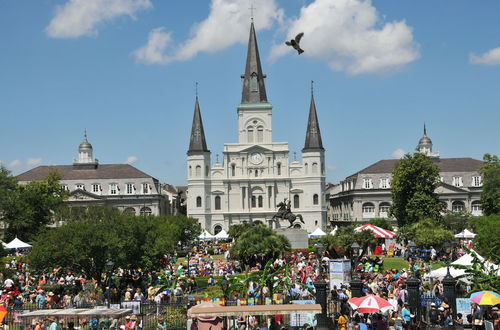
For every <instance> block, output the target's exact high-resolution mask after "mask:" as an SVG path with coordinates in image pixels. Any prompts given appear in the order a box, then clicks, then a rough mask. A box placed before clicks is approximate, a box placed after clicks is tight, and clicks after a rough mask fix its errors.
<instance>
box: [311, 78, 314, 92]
mask: <svg viewBox="0 0 500 330" xmlns="http://www.w3.org/2000/svg"><path fill="white" fill-rule="evenodd" d="M311 95H314V80H311Z"/></svg>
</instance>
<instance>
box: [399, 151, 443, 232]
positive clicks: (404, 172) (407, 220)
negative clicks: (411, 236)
mask: <svg viewBox="0 0 500 330" xmlns="http://www.w3.org/2000/svg"><path fill="white" fill-rule="evenodd" d="M439 184H440V181H439V168H438V167H437V166H436V164H434V163H433V162H432V160H431V159H430V158H429V157H427V156H426V155H424V154H421V153H414V154H413V155H412V154H406V155H405V156H404V157H403V158H402V159H401V160H400V161H399V162H398V164H397V165H396V167H395V168H394V171H393V173H392V182H391V193H392V202H393V203H392V205H391V208H390V214H391V215H392V216H394V217H395V218H396V219H397V222H398V226H399V227H402V226H405V225H407V224H412V223H415V222H417V221H418V220H420V219H424V218H431V219H439V218H440V217H441V214H440V212H441V210H442V209H443V203H442V202H441V201H439V199H438V195H437V194H436V193H435V189H436V188H437V187H438V185H439Z"/></svg>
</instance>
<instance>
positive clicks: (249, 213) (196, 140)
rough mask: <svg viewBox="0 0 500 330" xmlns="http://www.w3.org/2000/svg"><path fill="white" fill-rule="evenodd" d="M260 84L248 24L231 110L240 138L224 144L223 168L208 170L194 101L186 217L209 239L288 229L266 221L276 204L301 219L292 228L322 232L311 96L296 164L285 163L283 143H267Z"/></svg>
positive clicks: (319, 150) (319, 148) (267, 106)
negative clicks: (246, 230)
mask: <svg viewBox="0 0 500 330" xmlns="http://www.w3.org/2000/svg"><path fill="white" fill-rule="evenodd" d="M265 77H266V76H265V75H264V74H263V72H262V67H261V63H260V56H259V50H258V46H257V39H256V35H255V29H254V25H253V23H252V24H251V26H250V38H249V41H248V52H247V60H246V68H245V74H244V75H242V79H243V87H242V98H241V104H240V105H239V106H238V108H237V116H238V132H239V134H238V136H239V138H238V142H237V143H225V144H224V150H223V160H222V163H219V162H218V161H217V162H215V163H214V164H213V165H212V162H211V153H210V151H209V150H208V148H207V143H206V140H205V132H204V130H203V122H202V118H201V112H200V106H199V103H198V98H196V103H195V109H194V116H193V125H192V130H191V138H190V144H189V150H188V152H187V172H188V173H187V174H188V188H187V213H188V216H190V217H194V218H197V219H198V220H199V223H200V224H201V226H202V228H204V229H207V230H208V231H210V232H212V233H217V232H218V231H220V230H222V229H224V230H226V231H227V230H228V228H229V227H230V226H231V225H233V224H239V223H244V222H248V223H263V224H267V225H269V226H271V227H273V228H276V227H279V226H281V227H285V226H289V223H288V221H286V220H285V221H280V223H279V224H277V223H276V222H274V221H272V220H271V219H272V217H273V215H274V214H275V213H276V212H277V207H276V205H277V204H278V203H280V202H282V201H284V200H285V199H287V200H289V201H290V202H291V210H292V212H293V213H294V214H301V215H302V217H303V220H304V223H302V222H300V221H299V220H296V221H295V223H294V227H296V228H299V227H300V228H304V229H306V230H308V231H309V232H312V231H314V230H315V229H316V228H317V227H320V228H322V229H325V228H326V225H327V217H326V210H327V202H326V201H325V163H324V162H325V150H324V148H323V143H322V140H321V133H320V129H319V122H318V118H317V114H316V106H315V103H314V97H313V95H311V105H310V108H309V118H308V122H307V129H306V137H305V144H304V148H303V149H302V161H301V162H299V161H297V160H294V161H291V162H290V157H289V156H290V155H289V149H288V143H287V142H275V141H273V134H272V133H273V130H272V109H273V107H272V105H271V103H269V102H268V100H267V95H266V89H265V82H264V78H265ZM304 117H305V116H304Z"/></svg>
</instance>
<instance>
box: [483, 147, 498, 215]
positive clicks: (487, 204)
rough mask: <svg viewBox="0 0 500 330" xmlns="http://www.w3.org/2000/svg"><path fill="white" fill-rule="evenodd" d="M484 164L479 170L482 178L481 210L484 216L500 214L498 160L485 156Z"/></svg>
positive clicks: (495, 157) (492, 156)
mask: <svg viewBox="0 0 500 330" xmlns="http://www.w3.org/2000/svg"><path fill="white" fill-rule="evenodd" d="M483 161H484V164H483V166H481V168H480V169H479V173H481V175H482V176H483V191H482V193H481V208H482V210H483V213H484V214H485V215H490V214H500V159H499V158H498V156H495V155H490V154H485V155H484V157H483Z"/></svg>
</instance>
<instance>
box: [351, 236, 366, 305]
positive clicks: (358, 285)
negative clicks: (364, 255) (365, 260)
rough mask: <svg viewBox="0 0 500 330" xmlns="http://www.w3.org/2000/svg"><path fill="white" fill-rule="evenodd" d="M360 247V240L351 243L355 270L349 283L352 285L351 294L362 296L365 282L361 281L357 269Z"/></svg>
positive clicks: (353, 268)
mask: <svg viewBox="0 0 500 330" xmlns="http://www.w3.org/2000/svg"><path fill="white" fill-rule="evenodd" d="M359 249H360V246H359V244H358V242H356V241H354V243H352V244H351V262H352V264H353V267H352V270H353V274H354V276H353V278H352V279H351V282H350V283H349V285H350V286H351V294H352V296H353V297H362V296H363V293H362V291H361V290H362V289H363V282H361V279H360V278H359V274H358V272H357V270H356V266H357V265H356V264H357V257H358V255H359Z"/></svg>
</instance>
